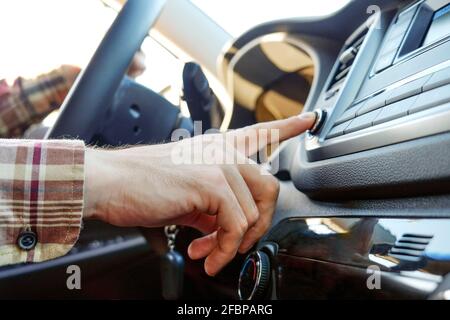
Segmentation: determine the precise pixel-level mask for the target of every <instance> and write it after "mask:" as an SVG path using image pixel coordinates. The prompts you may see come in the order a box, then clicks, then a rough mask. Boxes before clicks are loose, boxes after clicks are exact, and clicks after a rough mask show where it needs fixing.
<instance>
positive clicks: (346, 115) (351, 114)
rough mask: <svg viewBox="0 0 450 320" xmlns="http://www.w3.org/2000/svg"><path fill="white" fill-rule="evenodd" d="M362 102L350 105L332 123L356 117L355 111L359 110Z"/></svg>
mask: <svg viewBox="0 0 450 320" xmlns="http://www.w3.org/2000/svg"><path fill="white" fill-rule="evenodd" d="M363 104H364V102H361V103H358V104H357V105H356V106H352V107H350V108H348V109H347V110H345V111H344V113H343V114H342V115H341V116H340V117H339V119H338V120H336V122H335V123H334V125H338V124H341V123H343V122H345V121H348V120H351V119H353V118H354V117H356V111H358V110H359V108H361V107H362V106H363Z"/></svg>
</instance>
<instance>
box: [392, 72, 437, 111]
mask: <svg viewBox="0 0 450 320" xmlns="http://www.w3.org/2000/svg"><path fill="white" fill-rule="evenodd" d="M430 77H431V76H430V75H428V76H426V77H422V78H419V79H417V80H414V81H411V82H408V83H406V84H404V85H402V86H401V87H398V88H396V89H394V90H392V92H391V94H389V96H388V98H386V104H391V103H394V102H397V101H400V100H402V99H406V98H409V97H411V96H414V95H416V94H419V93H421V92H422V86H423V85H424V84H425V83H426V82H427V81H428V79H430Z"/></svg>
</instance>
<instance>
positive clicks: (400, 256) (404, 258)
mask: <svg viewBox="0 0 450 320" xmlns="http://www.w3.org/2000/svg"><path fill="white" fill-rule="evenodd" d="M390 256H391V257H393V258H396V259H398V260H404V261H411V262H418V261H420V259H421V258H420V257H412V256H406V255H397V254H390Z"/></svg>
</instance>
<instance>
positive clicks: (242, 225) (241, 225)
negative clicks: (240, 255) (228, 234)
mask: <svg viewBox="0 0 450 320" xmlns="http://www.w3.org/2000/svg"><path fill="white" fill-rule="evenodd" d="M247 229H248V222H247V220H245V219H240V221H239V222H238V223H237V231H238V232H239V234H240V235H243V234H244V233H245V231H247Z"/></svg>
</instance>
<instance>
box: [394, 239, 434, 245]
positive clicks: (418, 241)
mask: <svg viewBox="0 0 450 320" xmlns="http://www.w3.org/2000/svg"><path fill="white" fill-rule="evenodd" d="M429 242H430V239H428V238H413V237H402V238H401V239H400V240H398V243H417V244H428V243H429Z"/></svg>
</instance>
